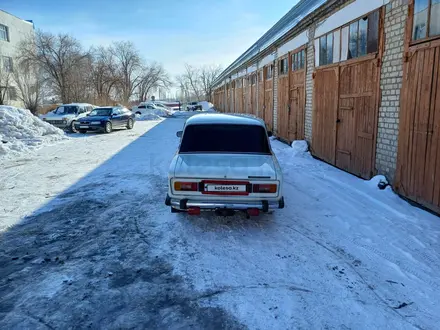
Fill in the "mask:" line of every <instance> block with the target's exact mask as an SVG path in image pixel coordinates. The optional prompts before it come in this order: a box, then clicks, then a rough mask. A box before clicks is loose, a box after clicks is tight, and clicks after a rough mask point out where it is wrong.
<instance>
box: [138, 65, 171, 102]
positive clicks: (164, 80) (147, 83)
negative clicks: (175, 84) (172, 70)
mask: <svg viewBox="0 0 440 330" xmlns="http://www.w3.org/2000/svg"><path fill="white" fill-rule="evenodd" d="M171 85H172V82H171V80H170V77H169V75H168V73H167V72H166V71H165V69H164V67H163V66H162V65H161V64H159V63H155V62H154V63H151V64H149V65H146V66H144V67H143V68H142V76H141V78H140V83H139V86H138V96H139V100H141V101H145V100H146V99H147V98H148V97H149V96H150V93H151V92H152V91H153V90H158V89H160V88H162V89H168V88H169V87H171Z"/></svg>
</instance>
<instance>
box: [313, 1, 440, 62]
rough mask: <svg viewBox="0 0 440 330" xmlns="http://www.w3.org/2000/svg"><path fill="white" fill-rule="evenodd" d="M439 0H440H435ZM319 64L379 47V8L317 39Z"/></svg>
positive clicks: (356, 56) (354, 56)
mask: <svg viewBox="0 0 440 330" xmlns="http://www.w3.org/2000/svg"><path fill="white" fill-rule="evenodd" d="M434 1H439V2H440V0H434ZM315 47H318V48H319V50H318V51H316V53H315V58H317V65H318V66H319V65H327V64H332V63H338V62H339V61H345V60H349V59H352V58H358V57H361V56H365V55H367V54H370V53H375V52H377V51H378V49H379V10H376V11H374V12H372V13H370V14H368V15H367V16H364V17H362V18H360V19H358V20H356V21H354V22H351V23H350V24H347V25H345V26H343V27H342V28H339V29H336V30H334V31H332V32H330V33H327V34H325V35H323V36H321V37H319V38H318V39H316V40H315Z"/></svg>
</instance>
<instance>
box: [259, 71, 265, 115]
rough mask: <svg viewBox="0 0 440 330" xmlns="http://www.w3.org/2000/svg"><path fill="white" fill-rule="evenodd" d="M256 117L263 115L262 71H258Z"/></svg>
mask: <svg viewBox="0 0 440 330" xmlns="http://www.w3.org/2000/svg"><path fill="white" fill-rule="evenodd" d="M258 117H260V118H262V119H263V117H264V71H263V70H260V71H258Z"/></svg>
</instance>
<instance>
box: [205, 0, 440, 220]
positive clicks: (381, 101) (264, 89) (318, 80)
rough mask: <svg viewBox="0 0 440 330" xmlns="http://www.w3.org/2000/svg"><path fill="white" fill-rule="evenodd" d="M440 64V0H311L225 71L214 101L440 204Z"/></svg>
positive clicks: (438, 207)
mask: <svg viewBox="0 0 440 330" xmlns="http://www.w3.org/2000/svg"><path fill="white" fill-rule="evenodd" d="M439 65H440V1H439V0H368V1H365V0H351V1H350V0H345V1H342V0H301V1H299V3H298V4H297V5H295V6H294V7H293V8H292V9H291V10H290V11H289V12H288V13H287V14H286V15H285V16H284V17H282V18H281V19H280V21H278V22H277V23H276V24H275V25H274V26H273V27H272V28H271V29H270V30H269V31H267V32H266V33H265V34H264V35H263V36H262V37H261V38H260V39H259V40H258V41H257V42H256V43H255V44H254V45H253V46H252V47H251V48H249V49H248V50H247V51H246V52H245V53H244V54H242V55H241V56H240V57H239V58H238V59H237V60H236V61H234V63H232V64H231V65H230V66H229V67H228V68H227V69H226V70H225V71H224V72H222V74H221V75H220V76H219V77H218V79H217V80H216V81H215V83H214V87H215V93H214V103H215V105H216V107H217V108H218V109H219V110H220V111H223V112H238V113H253V114H255V115H258V116H259V117H261V118H262V119H264V121H265V122H266V124H267V125H268V127H269V128H270V129H272V130H273V131H274V133H275V134H276V135H277V136H278V137H279V138H280V139H282V140H285V141H286V142H291V141H293V140H298V139H306V140H307V141H308V142H309V144H310V149H311V152H312V154H313V155H314V156H315V157H317V158H319V159H322V160H323V161H326V162H328V163H330V164H332V165H334V166H337V167H339V168H341V169H343V170H345V171H347V172H350V173H352V174H354V175H357V176H359V177H362V178H364V179H369V178H371V177H372V176H374V175H376V174H384V175H385V176H386V177H387V178H388V180H389V181H390V182H392V183H393V186H394V188H395V189H396V191H397V192H398V193H399V194H401V195H402V196H404V197H407V198H409V199H411V200H413V201H415V202H418V203H420V204H422V205H424V206H426V207H428V208H430V209H432V210H434V211H436V212H440V143H439V142H440V136H439V134H440V92H439V91H440V79H439V76H440V69H439Z"/></svg>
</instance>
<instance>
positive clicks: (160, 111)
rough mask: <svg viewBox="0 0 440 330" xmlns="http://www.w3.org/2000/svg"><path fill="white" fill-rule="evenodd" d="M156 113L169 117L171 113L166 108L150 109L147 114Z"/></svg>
mask: <svg viewBox="0 0 440 330" xmlns="http://www.w3.org/2000/svg"><path fill="white" fill-rule="evenodd" d="M149 113H151V114H154V115H156V116H159V117H169V115H170V113H169V112H168V111H167V110H165V109H151V110H150V109H149V110H148V113H147V114H149Z"/></svg>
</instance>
